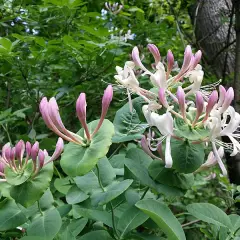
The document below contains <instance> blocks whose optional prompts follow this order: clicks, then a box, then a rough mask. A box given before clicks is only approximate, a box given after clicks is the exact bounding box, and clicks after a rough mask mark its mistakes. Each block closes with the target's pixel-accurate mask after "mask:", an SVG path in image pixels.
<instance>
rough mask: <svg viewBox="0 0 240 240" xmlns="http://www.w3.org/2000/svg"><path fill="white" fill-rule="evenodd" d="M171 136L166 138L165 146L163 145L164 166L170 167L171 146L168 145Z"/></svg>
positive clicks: (171, 162)
mask: <svg viewBox="0 0 240 240" xmlns="http://www.w3.org/2000/svg"><path fill="white" fill-rule="evenodd" d="M170 140H171V136H167V138H166V147H165V168H171V167H172V164H173V161H172V155H171V146H170Z"/></svg>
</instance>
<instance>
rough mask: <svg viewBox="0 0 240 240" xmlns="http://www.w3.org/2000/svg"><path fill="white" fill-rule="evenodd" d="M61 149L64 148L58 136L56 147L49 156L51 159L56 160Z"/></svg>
mask: <svg viewBox="0 0 240 240" xmlns="http://www.w3.org/2000/svg"><path fill="white" fill-rule="evenodd" d="M63 149H64V142H63V140H62V138H58V141H57V144H56V149H55V151H54V153H53V155H52V157H51V161H54V160H56V159H57V158H58V157H59V156H60V155H61V154H62V152H63Z"/></svg>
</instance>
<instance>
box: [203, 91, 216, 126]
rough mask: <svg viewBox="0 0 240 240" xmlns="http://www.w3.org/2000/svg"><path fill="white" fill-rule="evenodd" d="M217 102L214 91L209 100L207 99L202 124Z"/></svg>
mask: <svg viewBox="0 0 240 240" xmlns="http://www.w3.org/2000/svg"><path fill="white" fill-rule="evenodd" d="M217 100H218V92H217V91H216V90H214V91H213V92H212V93H211V95H210V97H209V99H208V104H207V108H206V115H205V117H204V119H203V122H204V121H206V120H207V118H208V116H209V114H210V112H211V111H212V109H213V107H214V106H215V104H216V103H217Z"/></svg>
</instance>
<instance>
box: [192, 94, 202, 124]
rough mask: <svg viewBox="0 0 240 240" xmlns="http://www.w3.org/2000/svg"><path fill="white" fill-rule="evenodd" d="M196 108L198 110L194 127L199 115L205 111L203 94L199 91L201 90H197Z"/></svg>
mask: <svg viewBox="0 0 240 240" xmlns="http://www.w3.org/2000/svg"><path fill="white" fill-rule="evenodd" d="M196 108H197V112H196V117H195V119H194V121H193V124H192V126H193V127H194V125H195V124H196V122H197V121H198V119H199V117H200V116H201V114H202V112H203V108H204V100H203V96H202V94H201V92H199V91H197V92H196Z"/></svg>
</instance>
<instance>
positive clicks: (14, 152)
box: [0, 138, 64, 182]
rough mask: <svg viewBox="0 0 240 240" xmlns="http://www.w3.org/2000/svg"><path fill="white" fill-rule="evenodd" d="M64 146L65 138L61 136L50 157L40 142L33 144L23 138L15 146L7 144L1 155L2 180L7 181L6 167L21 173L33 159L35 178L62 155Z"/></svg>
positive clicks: (0, 174) (0, 179)
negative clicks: (40, 145)
mask: <svg viewBox="0 0 240 240" xmlns="http://www.w3.org/2000/svg"><path fill="white" fill-rule="evenodd" d="M63 148H64V144H63V140H62V138H59V139H58V141H57V144H56V148H55V151H54V153H53V155H52V156H51V157H49V156H48V152H47V151H46V150H45V149H44V150H41V149H40V148H39V143H38V142H35V143H34V144H33V145H31V143H30V142H26V144H25V143H24V141H23V140H20V141H19V142H18V143H17V144H16V145H15V146H14V147H11V145H10V143H7V144H5V145H4V146H3V148H2V155H1V156H0V177H1V178H0V181H2V182H4V181H6V176H5V174H4V169H5V168H6V167H9V168H11V170H12V171H13V172H14V173H16V174H21V173H23V172H24V170H25V169H26V167H27V165H28V163H29V162H30V161H32V164H33V169H32V173H31V178H32V179H33V178H34V177H35V176H36V175H37V174H38V173H39V171H40V170H41V169H42V168H43V167H44V166H45V165H47V164H48V163H50V162H52V161H54V160H55V159H57V158H58V157H59V156H60V155H61V153H62V151H63Z"/></svg>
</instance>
